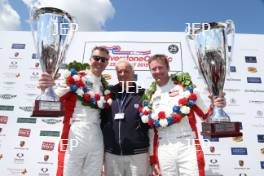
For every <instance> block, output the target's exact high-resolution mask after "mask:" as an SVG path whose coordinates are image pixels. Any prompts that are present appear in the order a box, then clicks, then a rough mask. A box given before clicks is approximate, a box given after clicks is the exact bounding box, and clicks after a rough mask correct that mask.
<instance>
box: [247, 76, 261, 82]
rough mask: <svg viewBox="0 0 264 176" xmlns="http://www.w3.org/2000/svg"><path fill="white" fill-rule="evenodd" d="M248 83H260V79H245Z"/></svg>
mask: <svg viewBox="0 0 264 176" xmlns="http://www.w3.org/2000/svg"><path fill="white" fill-rule="evenodd" d="M247 82H248V83H262V81H261V78H260V77H247Z"/></svg>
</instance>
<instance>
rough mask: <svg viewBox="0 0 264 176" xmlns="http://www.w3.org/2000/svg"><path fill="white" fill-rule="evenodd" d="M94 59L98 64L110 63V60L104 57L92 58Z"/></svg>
mask: <svg viewBox="0 0 264 176" xmlns="http://www.w3.org/2000/svg"><path fill="white" fill-rule="evenodd" d="M92 58H93V59H94V60H95V61H97V62H99V61H101V62H103V63H105V62H107V61H108V59H107V58H106V57H102V56H92Z"/></svg>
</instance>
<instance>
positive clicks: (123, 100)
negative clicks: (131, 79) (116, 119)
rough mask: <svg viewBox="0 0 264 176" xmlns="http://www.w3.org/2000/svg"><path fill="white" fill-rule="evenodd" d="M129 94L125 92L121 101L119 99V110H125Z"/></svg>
mask: <svg viewBox="0 0 264 176" xmlns="http://www.w3.org/2000/svg"><path fill="white" fill-rule="evenodd" d="M127 95H128V94H126V93H123V94H122V96H121V99H120V101H118V109H119V112H124V109H125V104H126V98H127Z"/></svg>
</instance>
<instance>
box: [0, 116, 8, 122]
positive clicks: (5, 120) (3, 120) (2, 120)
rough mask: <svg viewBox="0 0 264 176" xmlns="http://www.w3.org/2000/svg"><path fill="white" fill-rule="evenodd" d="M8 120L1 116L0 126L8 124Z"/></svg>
mask: <svg viewBox="0 0 264 176" xmlns="http://www.w3.org/2000/svg"><path fill="white" fill-rule="evenodd" d="M7 120H8V117H7V116H0V124H6V123H7Z"/></svg>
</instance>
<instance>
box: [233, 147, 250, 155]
mask: <svg viewBox="0 0 264 176" xmlns="http://www.w3.org/2000/svg"><path fill="white" fill-rule="evenodd" d="M231 154H232V155H247V154H248V153H247V148H246V147H232V148H231Z"/></svg>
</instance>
